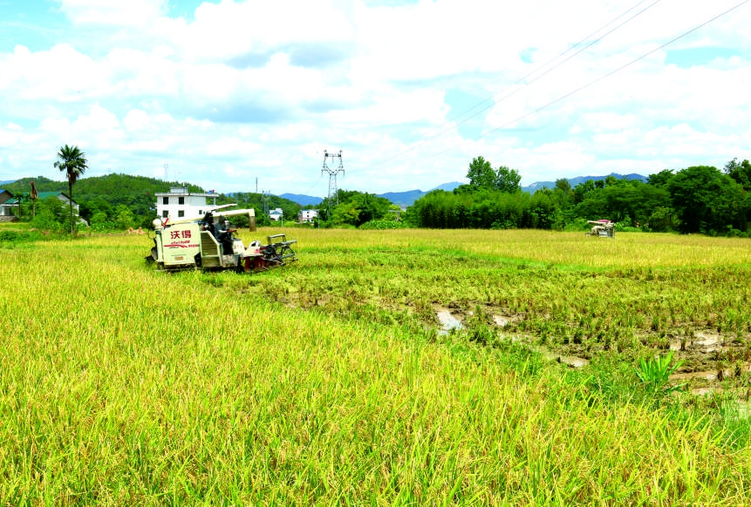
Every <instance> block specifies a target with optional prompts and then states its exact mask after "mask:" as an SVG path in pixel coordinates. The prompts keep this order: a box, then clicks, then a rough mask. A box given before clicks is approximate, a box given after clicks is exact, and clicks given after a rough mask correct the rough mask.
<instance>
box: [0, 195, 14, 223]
mask: <svg viewBox="0 0 751 507" xmlns="http://www.w3.org/2000/svg"><path fill="white" fill-rule="evenodd" d="M14 210H18V199H15V198H14V197H13V194H12V193H11V192H10V191H8V190H3V189H0V221H2V222H8V221H12V220H15V218H16V213H17V211H16V212H15V213H14Z"/></svg>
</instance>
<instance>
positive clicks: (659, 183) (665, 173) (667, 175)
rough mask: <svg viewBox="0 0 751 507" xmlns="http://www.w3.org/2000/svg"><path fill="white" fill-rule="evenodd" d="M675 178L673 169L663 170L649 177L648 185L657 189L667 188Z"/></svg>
mask: <svg viewBox="0 0 751 507" xmlns="http://www.w3.org/2000/svg"><path fill="white" fill-rule="evenodd" d="M673 176H675V175H674V174H673V170H672V169H663V170H662V171H660V172H658V173H654V174H650V175H649V176H647V183H648V184H650V185H652V186H655V187H667V186H668V182H670V180H671V179H672V178H673Z"/></svg>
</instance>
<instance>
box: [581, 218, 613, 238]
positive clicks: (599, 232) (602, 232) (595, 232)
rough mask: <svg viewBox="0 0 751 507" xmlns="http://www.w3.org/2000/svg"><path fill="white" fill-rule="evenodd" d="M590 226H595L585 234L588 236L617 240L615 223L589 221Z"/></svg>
mask: <svg viewBox="0 0 751 507" xmlns="http://www.w3.org/2000/svg"><path fill="white" fill-rule="evenodd" d="M587 223H588V224H593V225H594V227H592V229H591V230H590V231H589V232H586V233H585V234H586V235H587V236H597V237H600V238H615V222H611V221H610V220H605V219H603V220H588V221H587Z"/></svg>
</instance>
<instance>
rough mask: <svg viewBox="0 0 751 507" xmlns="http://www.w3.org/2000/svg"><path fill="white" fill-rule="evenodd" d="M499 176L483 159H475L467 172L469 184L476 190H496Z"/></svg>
mask: <svg viewBox="0 0 751 507" xmlns="http://www.w3.org/2000/svg"><path fill="white" fill-rule="evenodd" d="M496 178H497V174H496V172H495V171H494V170H493V167H492V166H491V165H490V162H488V161H487V160H485V159H484V158H483V157H477V158H473V159H472V162H471V163H470V164H469V170H468V171H467V179H469V184H470V185H471V186H472V187H475V188H494V187H495V183H496Z"/></svg>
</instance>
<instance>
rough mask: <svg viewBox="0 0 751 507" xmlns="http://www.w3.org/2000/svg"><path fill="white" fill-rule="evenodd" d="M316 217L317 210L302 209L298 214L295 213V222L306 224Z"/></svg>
mask: <svg viewBox="0 0 751 507" xmlns="http://www.w3.org/2000/svg"><path fill="white" fill-rule="evenodd" d="M317 216H318V210H317V209H303V210H300V212H299V213H297V221H298V222H300V223H301V224H304V223H306V222H312V221H313V219H314V218H316V217H317Z"/></svg>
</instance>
